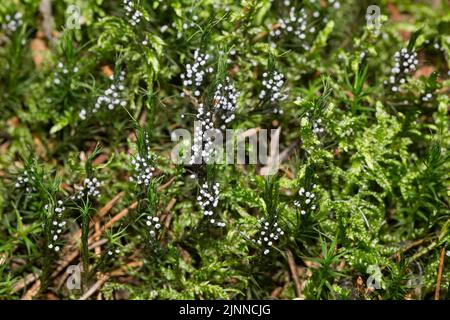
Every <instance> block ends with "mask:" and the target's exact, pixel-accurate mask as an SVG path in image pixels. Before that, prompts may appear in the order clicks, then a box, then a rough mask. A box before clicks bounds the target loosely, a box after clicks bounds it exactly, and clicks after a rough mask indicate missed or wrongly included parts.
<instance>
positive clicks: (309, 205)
mask: <svg viewBox="0 0 450 320" xmlns="http://www.w3.org/2000/svg"><path fill="white" fill-rule="evenodd" d="M316 187H317V186H316V185H315V184H313V186H312V188H311V190H310V191H308V190H305V188H303V187H302V188H300V190H299V191H298V195H299V200H295V201H294V206H296V207H297V208H299V209H300V213H301V214H303V215H305V214H306V212H308V211H309V210H316V208H317V205H316V194H315V193H314V192H313V190H314V189H316Z"/></svg>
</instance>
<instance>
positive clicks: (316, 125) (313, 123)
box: [305, 112, 325, 136]
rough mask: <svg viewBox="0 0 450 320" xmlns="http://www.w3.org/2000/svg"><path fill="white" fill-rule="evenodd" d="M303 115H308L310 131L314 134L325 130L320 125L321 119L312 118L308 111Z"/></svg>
mask: <svg viewBox="0 0 450 320" xmlns="http://www.w3.org/2000/svg"><path fill="white" fill-rule="evenodd" d="M305 115H306V117H308V119H309V122H310V123H311V126H312V132H313V133H314V134H316V135H317V136H318V135H320V134H322V133H324V132H325V129H324V127H323V125H322V119H320V118H318V119H314V118H313V117H312V116H311V114H310V113H309V112H307V113H306V114H305Z"/></svg>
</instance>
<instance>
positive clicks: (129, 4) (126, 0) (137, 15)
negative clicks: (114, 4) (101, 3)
mask: <svg viewBox="0 0 450 320" xmlns="http://www.w3.org/2000/svg"><path fill="white" fill-rule="evenodd" d="M123 5H124V8H125V13H126V15H127V17H128V18H129V21H130V24H131V25H132V26H133V27H134V26H136V25H138V24H139V22H141V18H142V12H140V11H139V10H138V9H136V8H135V3H134V2H133V0H123Z"/></svg>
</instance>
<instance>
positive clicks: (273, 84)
mask: <svg viewBox="0 0 450 320" xmlns="http://www.w3.org/2000/svg"><path fill="white" fill-rule="evenodd" d="M284 84H285V78H284V75H283V74H282V73H280V72H278V71H276V70H273V71H271V72H264V73H263V81H262V85H263V87H264V89H263V90H261V92H260V93H259V99H260V100H265V99H267V100H269V101H270V102H271V103H272V104H276V103H278V102H280V101H283V100H286V99H287V97H288V95H287V94H286V93H284V92H283V86H284ZM274 113H283V111H282V110H279V109H277V108H275V109H274Z"/></svg>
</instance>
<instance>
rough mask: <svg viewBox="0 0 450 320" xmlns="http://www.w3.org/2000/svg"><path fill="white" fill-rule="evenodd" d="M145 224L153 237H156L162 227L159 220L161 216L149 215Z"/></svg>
mask: <svg viewBox="0 0 450 320" xmlns="http://www.w3.org/2000/svg"><path fill="white" fill-rule="evenodd" d="M145 224H146V225H147V228H148V233H149V234H150V237H151V239H154V238H155V237H156V234H157V232H158V230H160V229H161V222H160V221H159V218H158V217H154V216H151V215H148V216H147V219H146V221H145ZM150 241H152V240H150Z"/></svg>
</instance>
